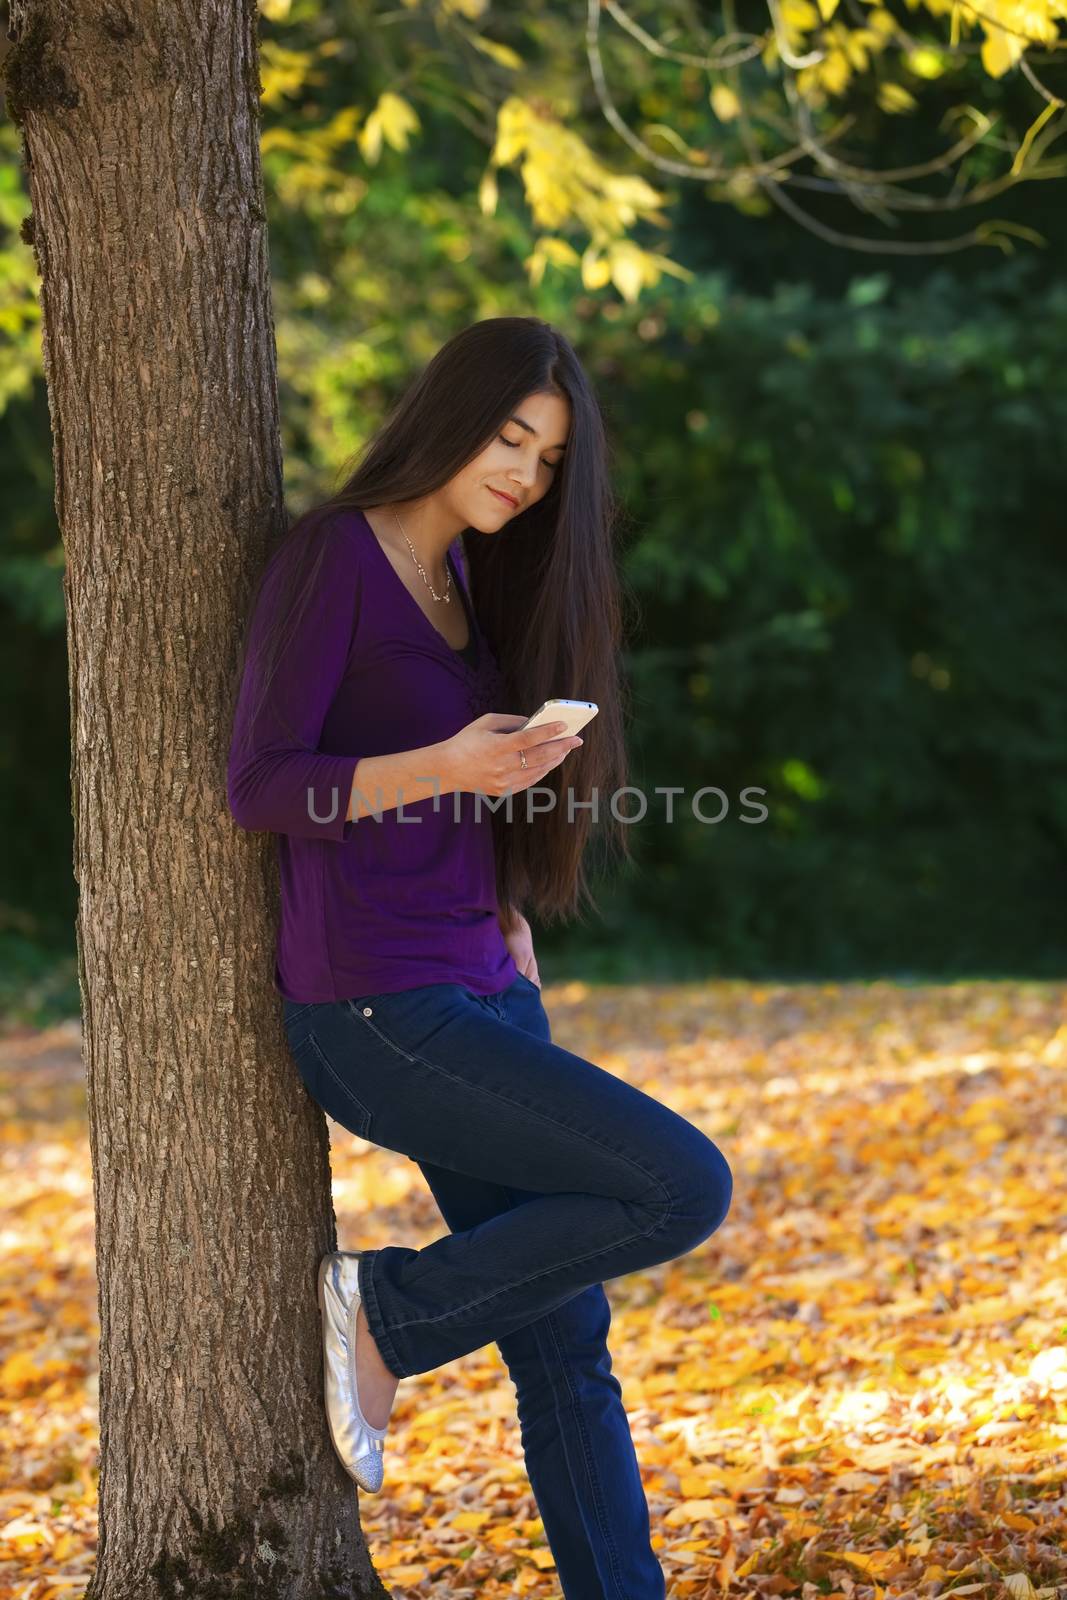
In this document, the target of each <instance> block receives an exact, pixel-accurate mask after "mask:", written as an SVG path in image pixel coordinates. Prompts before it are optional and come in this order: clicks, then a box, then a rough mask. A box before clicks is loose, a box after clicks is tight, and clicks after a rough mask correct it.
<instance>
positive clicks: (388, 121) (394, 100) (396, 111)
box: [358, 89, 419, 167]
mask: <svg viewBox="0 0 1067 1600" xmlns="http://www.w3.org/2000/svg"><path fill="white" fill-rule="evenodd" d="M418 127H419V119H418V117H417V116H416V115H415V111H414V109H413V107H412V106H411V105H409V103H408V102H407V101H406V100H405V99H403V97H402V96H401V95H398V94H393V93H392V91H391V90H389V89H386V91H385V92H384V94H382V95H380V96H379V98H378V104H377V105H376V106H375V108H374V110H373V111H372V112H371V113H370V115H369V116H368V118H367V120H366V122H365V123H364V124H363V128H362V130H361V132H360V133H359V135H358V140H359V147H360V150H361V151H362V152H363V158H364V160H365V161H367V162H369V164H370V165H371V166H372V167H373V166H374V165H375V163H376V162H377V160H378V157H379V156H380V155H381V151H382V140H383V139H384V140H385V141H386V143H387V144H390V145H392V147H393V149H394V150H406V149H407V147H408V140H409V138H410V136H411V134H412V133H413V132H415V131H416V130H417V129H418Z"/></svg>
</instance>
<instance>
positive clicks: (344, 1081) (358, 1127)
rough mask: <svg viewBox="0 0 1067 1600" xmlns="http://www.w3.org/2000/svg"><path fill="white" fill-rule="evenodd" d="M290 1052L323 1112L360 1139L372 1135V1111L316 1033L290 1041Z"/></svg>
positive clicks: (306, 1085)
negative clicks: (328, 1053)
mask: <svg viewBox="0 0 1067 1600" xmlns="http://www.w3.org/2000/svg"><path fill="white" fill-rule="evenodd" d="M289 1050H290V1054H291V1055H292V1057H293V1060H294V1061H295V1062H296V1066H297V1070H298V1071H299V1073H300V1076H301V1078H302V1079H303V1081H304V1087H305V1088H306V1089H307V1092H308V1094H310V1096H311V1098H312V1099H313V1100H314V1101H315V1102H316V1103H317V1104H318V1106H319V1107H320V1109H321V1110H323V1111H325V1113H326V1115H327V1116H329V1117H332V1118H333V1120H334V1121H335V1122H339V1123H340V1124H341V1126H342V1127H343V1128H347V1129H348V1130H349V1132H350V1133H355V1134H357V1135H358V1136H359V1138H361V1139H369V1138H370V1136H371V1131H370V1130H371V1110H370V1107H369V1106H366V1105H364V1104H363V1101H362V1100H360V1098H359V1096H358V1095H356V1094H355V1093H354V1092H353V1090H352V1086H351V1084H350V1083H349V1081H348V1074H347V1073H346V1072H345V1071H344V1069H343V1067H340V1066H335V1065H334V1063H333V1062H332V1061H331V1060H330V1058H329V1056H328V1055H327V1054H326V1052H325V1050H324V1049H323V1048H322V1046H321V1044H320V1043H319V1041H318V1039H317V1038H316V1037H315V1034H314V1033H313V1032H312V1033H305V1034H303V1035H302V1036H301V1037H300V1038H298V1039H297V1040H296V1042H295V1043H293V1042H292V1041H290V1044H289Z"/></svg>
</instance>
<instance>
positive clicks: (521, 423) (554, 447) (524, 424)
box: [506, 417, 567, 450]
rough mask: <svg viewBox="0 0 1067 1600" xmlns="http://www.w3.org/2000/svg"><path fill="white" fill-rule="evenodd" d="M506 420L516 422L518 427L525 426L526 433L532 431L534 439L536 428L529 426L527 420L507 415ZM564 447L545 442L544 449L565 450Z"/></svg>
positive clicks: (563, 445)
mask: <svg viewBox="0 0 1067 1600" xmlns="http://www.w3.org/2000/svg"><path fill="white" fill-rule="evenodd" d="M506 420H507V421H508V422H517V423H518V425H519V427H520V428H525V429H526V432H527V433H532V434H533V436H534V438H535V439H536V438H537V429H536V428H531V427H530V424H529V423H528V422H524V421H523V419H522V418H521V417H508V418H507V419H506ZM566 448H567V446H566V445H565V444H546V445H545V449H546V450H566Z"/></svg>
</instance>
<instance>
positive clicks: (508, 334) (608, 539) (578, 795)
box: [234, 317, 631, 923]
mask: <svg viewBox="0 0 1067 1600" xmlns="http://www.w3.org/2000/svg"><path fill="white" fill-rule="evenodd" d="M531 394H556V395H560V396H562V397H564V398H566V400H568V401H569V403H570V408H571V428H570V433H569V436H568V439H567V449H566V452H565V454H564V456H563V458H562V461H561V463H560V465H559V467H558V468H557V470H556V472H555V473H554V474H553V479H552V483H551V486H550V488H549V489H548V491H547V493H546V494H545V495H544V496H543V497H542V498H541V499H540V500H538V501H537V502H536V503H535V504H534V505H532V506H530V507H529V508H528V510H526V511H524V512H522V513H521V514H520V515H519V516H517V517H515V518H513V519H512V520H511V521H510V522H509V523H507V524H506V525H505V526H504V527H503V528H502V529H501V530H500V532H499V533H494V534H493V535H492V536H489V535H482V534H479V533H478V532H477V530H472V529H470V528H466V529H464V530H463V533H462V535H461V539H462V545H463V551H464V554H465V556H466V558H467V566H468V570H469V572H470V580H471V581H470V587H471V600H472V603H473V606H474V610H475V614H476V616H477V618H478V623H479V626H480V627H481V629H482V632H483V633H484V634H485V636H486V638H487V639H488V641H489V644H490V646H491V648H492V650H493V653H494V655H495V656H496V659H497V661H498V663H499V666H500V670H501V673H502V675H503V679H504V696H503V703H502V704H501V705H500V706H497V707H495V708H494V709H495V710H498V711H503V712H509V713H519V714H522V715H528V714H529V713H530V712H532V711H534V710H535V709H536V708H537V707H538V706H539V705H540V704H541V702H542V701H543V700H547V699H549V698H551V697H553V696H562V697H564V698H566V699H581V700H593V701H595V702H596V704H597V705H598V706H599V708H600V710H599V713H598V715H597V716H595V717H594V718H593V720H592V722H591V723H589V725H588V726H587V728H586V729H585V730H583V735H582V737H583V738H584V740H585V743H584V744H583V745H580V746H578V747H576V748H575V749H574V750H573V751H572V752H571V754H570V755H568V756H567V758H566V760H565V761H563V762H562V763H561V764H560V765H559V766H557V767H554V768H553V769H552V771H551V772H549V773H547V774H546V775H545V777H544V778H542V779H541V784H540V787H543V788H548V789H551V790H552V792H553V793H554V795H555V804H554V805H553V807H552V809H551V810H545V811H543V812H539V813H536V814H535V815H533V816H532V817H530V818H529V819H528V818H527V816H526V809H527V808H526V802H525V798H524V797H525V794H526V791H525V790H520V791H518V792H515V793H513V795H512V799H511V808H512V815H511V818H510V820H509V819H508V816H507V809H506V802H505V803H504V804H502V805H501V806H500V809H498V810H494V811H493V812H492V813H491V819H492V828H493V839H494V848H495V853H496V868H497V897H498V902H499V904H500V906H516V907H518V908H519V909H520V910H521V911H522V912H523V913H524V914H526V915H528V916H535V917H537V918H538V919H539V920H541V921H542V922H545V923H550V922H553V921H558V920H564V919H568V918H571V917H574V916H579V917H581V916H582V915H584V912H585V910H586V909H587V908H588V909H595V907H596V900H595V898H594V896H593V894H592V892H591V890H590V887H589V881H588V876H587V873H586V869H585V864H584V856H585V850H586V845H587V843H588V842H589V836H590V830H591V828H592V826H593V815H592V810H593V808H592V807H591V806H590V805H589V802H590V801H591V800H592V799H593V797H594V794H595V796H596V808H595V809H596V813H597V817H596V821H597V834H596V843H597V845H598V847H602V848H603V850H604V851H605V852H606V854H605V858H604V859H605V864H606V861H607V857H608V855H610V853H611V852H612V851H614V852H615V853H616V855H617V856H618V857H619V858H622V859H629V856H630V846H629V838H628V831H627V830H628V824H627V823H625V822H620V821H619V819H618V817H617V816H616V815H615V809H616V807H615V805H613V797H614V795H615V792H616V791H617V790H620V789H622V788H624V787H625V786H626V783H627V762H626V748H625V739H624V723H625V720H626V713H627V712H628V710H629V706H628V704H624V696H627V695H628V690H627V689H626V687H625V685H624V682H623V679H622V675H621V671H620V660H619V651H620V647H621V644H622V640H623V634H624V625H625V620H626V619H625V609H626V607H627V605H628V604H629V602H630V600H631V595H630V591H629V590H628V589H627V588H626V586H625V585H624V583H623V581H622V578H621V575H620V573H619V570H618V565H617V560H616V553H615V549H614V539H615V529H616V525H617V523H618V522H619V520H620V507H619V503H618V501H617V499H616V497H615V494H614V492H613V489H612V484H611V446H610V443H609V440H608V437H607V432H606V428H605V424H604V418H603V414H602V411H601V408H600V404H599V402H598V400H597V397H596V395H595V393H594V391H593V388H592V386H591V384H590V382H589V379H588V378H587V377H586V374H585V372H584V371H583V368H582V364H581V362H580V361H579V359H578V356H577V354H576V352H575V350H574V347H573V346H572V345H571V343H570V342H569V340H568V339H567V338H566V337H565V336H564V335H563V334H562V333H560V332H559V331H558V329H556V328H554V327H553V326H552V325H551V324H550V323H548V322H544V321H542V320H541V319H540V318H539V317H489V318H487V319H486V320H485V321H482V322H476V323H474V324H473V325H472V326H471V327H469V328H465V329H464V330H463V331H462V332H460V333H458V334H456V335H455V336H454V337H453V338H451V339H449V340H448V342H447V343H446V344H444V345H443V346H442V347H441V349H440V350H438V352H437V354H436V355H435V356H434V357H433V359H432V360H431V361H430V362H429V364H428V365H427V366H426V368H425V369H424V370H423V372H422V373H421V375H420V376H419V377H418V378H416V380H415V381H414V382H413V383H412V384H411V385H410V387H409V388H408V389H407V390H406V392H405V393H404V394H403V396H402V397H401V398H400V399H399V400H398V401H397V402H396V404H395V405H394V406H393V408H392V410H391V411H390V412H389V414H388V416H387V417H386V419H385V421H384V422H383V424H382V425H381V427H380V428H379V429H378V430H377V431H376V433H375V434H374V435H373V437H372V438H371V439H370V440H369V441H368V442H367V443H366V444H365V445H364V447H363V449H362V450H361V451H360V452H359V453H358V454H357V456H356V457H355V465H354V468H352V469H351V470H349V468H345V469H342V470H343V471H347V472H348V476H346V477H345V480H344V482H343V484H342V485H341V487H340V488H339V489H338V490H337V491H336V492H335V493H334V494H332V495H331V496H330V498H329V499H328V500H324V501H322V502H321V503H320V504H318V505H316V506H314V507H312V508H311V509H310V510H308V511H306V512H304V513H303V514H302V515H301V516H299V517H298V518H297V520H296V521H295V522H294V523H293V524H292V526H290V527H289V529H288V531H287V532H285V533H284V534H283V535H282V536H281V539H280V541H279V542H278V544H277V546H276V548H275V549H274V550H273V551H272V552H270V553H269V555H268V560H267V564H266V567H265V568H264V571H263V573H262V574H261V576H260V578H259V581H258V583H257V585H256V588H255V592H254V594H253V596H252V602H251V606H250V609H249V625H247V626H246V630H245V638H244V646H243V649H242V652H241V663H240V665H239V667H238V672H237V677H236V679H235V685H234V688H235V694H236V691H237V689H238V687H239V685H240V680H241V677H242V675H243V671H244V661H245V658H246V656H247V651H248V643H249V639H248V635H249V630H250V623H251V617H252V616H253V615H254V614H255V611H256V607H257V603H258V601H259V597H260V593H261V591H262V588H263V583H264V579H265V578H266V576H267V572H268V571H270V570H271V569H272V568H273V567H274V564H275V562H277V561H284V574H283V582H282V584H281V585H280V586H276V588H277V599H278V601H279V603H278V604H277V605H276V606H275V607H274V614H273V616H272V618H271V619H270V620H268V621H267V622H266V623H265V624H264V623H263V621H260V622H259V623H258V625H257V632H258V634H259V638H260V639H261V641H262V643H261V644H257V656H258V657H259V665H258V669H257V670H258V675H259V681H260V683H261V692H262V694H263V695H265V694H266V692H267V686H268V685H269V683H270V681H271V678H272V677H273V675H274V671H275V670H276V667H277V662H278V658H279V656H280V655H281V653H282V651H283V649H284V647H285V640H286V625H287V623H288V622H289V620H290V619H291V618H293V617H294V615H298V614H299V613H300V611H301V610H302V609H303V606H305V605H306V604H307V601H308V598H309V597H310V595H311V593H312V592H313V590H314V587H315V582H316V578H317V576H318V573H319V570H320V566H321V562H322V556H323V534H324V531H325V530H326V529H327V527H328V524H329V520H330V517H331V516H332V515H333V514H334V513H336V512H338V511H343V510H352V509H358V510H362V509H363V508H365V507H372V506H378V505H386V504H390V503H392V502H404V501H409V500H417V499H421V498H422V497H424V496H426V495H430V494H432V493H433V492H434V491H435V490H437V489H440V488H441V487H442V485H444V484H445V483H447V482H448V481H449V480H450V479H451V478H452V477H453V476H454V475H455V474H456V473H457V472H459V471H460V470H461V469H462V468H463V467H465V466H466V465H467V463H468V462H470V461H471V460H473V458H474V457H475V456H476V455H478V454H479V453H480V452H481V451H482V450H483V449H484V448H485V447H486V445H487V444H488V443H489V442H490V441H491V440H492V438H493V437H494V435H495V434H496V433H497V432H499V430H500V429H501V428H502V427H503V426H504V424H505V421H506V419H507V417H508V416H509V415H510V414H511V413H512V412H513V411H515V410H516V408H517V407H518V406H519V404H520V402H521V401H522V400H524V399H525V398H526V396H527V395H531ZM261 703H262V702H261ZM568 792H569V794H570V797H571V806H572V808H573V816H572V817H571V818H569V817H568ZM534 799H535V801H536V802H538V803H539V802H540V801H541V799H542V797H541V796H535V797H534Z"/></svg>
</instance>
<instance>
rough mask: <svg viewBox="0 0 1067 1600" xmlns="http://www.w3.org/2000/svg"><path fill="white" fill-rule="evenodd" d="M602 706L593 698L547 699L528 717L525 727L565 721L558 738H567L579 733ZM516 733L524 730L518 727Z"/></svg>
mask: <svg viewBox="0 0 1067 1600" xmlns="http://www.w3.org/2000/svg"><path fill="white" fill-rule="evenodd" d="M599 710H600V707H599V706H598V705H596V704H595V703H594V702H593V701H592V700H546V701H545V702H544V703H543V704H542V705H539V706H538V708H537V710H536V711H535V712H534V714H533V716H532V717H527V718H526V721H525V722H524V723H523V725H522V727H523V728H537V727H541V726H542V725H543V724H544V723H546V722H565V723H566V724H567V727H566V731H565V732H564V733H560V734H557V736H556V737H557V738H559V739H566V738H568V737H569V736H570V735H571V734H573V733H578V732H579V731H580V730H581V729H582V728H584V727H585V725H586V723H587V722H592V720H593V718H594V717H595V716H596V714H597V712H598V711H599ZM514 731H515V732H516V733H519V732H521V731H522V730H521V729H519V728H516V729H515V730H514Z"/></svg>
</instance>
